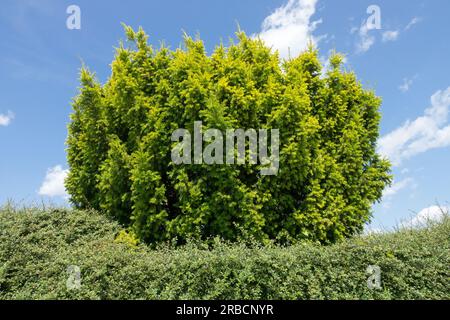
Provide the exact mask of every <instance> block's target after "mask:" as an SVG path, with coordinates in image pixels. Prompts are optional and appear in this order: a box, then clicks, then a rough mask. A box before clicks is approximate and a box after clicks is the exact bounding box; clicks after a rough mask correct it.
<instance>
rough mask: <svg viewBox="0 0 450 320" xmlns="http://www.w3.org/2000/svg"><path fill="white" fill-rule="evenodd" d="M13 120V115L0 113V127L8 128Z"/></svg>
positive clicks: (9, 112)
mask: <svg viewBox="0 0 450 320" xmlns="http://www.w3.org/2000/svg"><path fill="white" fill-rule="evenodd" d="M13 119H14V113H12V112H11V111H8V113H7V114H3V113H0V126H4V127H6V126H8V125H9V124H10V123H11V121H12V120H13Z"/></svg>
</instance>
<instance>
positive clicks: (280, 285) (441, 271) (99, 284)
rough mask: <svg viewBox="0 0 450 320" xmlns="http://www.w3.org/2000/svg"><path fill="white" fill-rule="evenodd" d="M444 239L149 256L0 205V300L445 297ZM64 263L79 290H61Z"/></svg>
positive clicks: (115, 233)
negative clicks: (373, 273) (376, 282)
mask: <svg viewBox="0 0 450 320" xmlns="http://www.w3.org/2000/svg"><path fill="white" fill-rule="evenodd" d="M449 234H450V219H449V218H448V217H447V218H446V219H444V221H443V222H442V223H439V224H435V225H431V226H429V227H427V228H423V229H419V230H401V231H397V232H395V233H390V234H375V235H371V236H358V237H354V238H352V239H348V240H344V241H340V242H338V243H336V244H332V245H329V246H323V245H318V244H311V243H309V244H308V243H303V244H295V245H292V246H287V247H281V246H276V245H268V246H247V245H244V244H243V243H234V244H226V243H223V242H220V241H218V242H216V243H214V244H213V245H211V246H210V247H209V248H208V246H207V245H205V244H204V243H203V244H195V243H189V244H188V245H185V246H177V247H175V248H172V247H170V246H167V245H164V246H161V247H160V248H158V249H156V250H154V249H153V250H152V249H149V247H147V246H146V245H145V244H138V245H136V242H135V241H134V239H133V238H132V237H131V236H130V235H129V234H128V236H127V233H124V231H120V228H119V225H118V224H117V223H116V222H112V221H110V220H109V219H108V218H106V217H105V216H104V215H100V214H98V213H96V212H94V211H78V210H75V211H72V210H70V211H67V210H48V211H40V210H31V209H26V210H8V209H1V208H0V299H450V282H449V281H448V280H449V277H450V269H449V265H450V255H449V252H450V237H449ZM369 265H376V266H378V267H379V268H380V271H381V273H380V280H381V288H380V289H377V288H372V289H369V287H368V286H367V279H368V277H369V276H370V274H368V273H366V270H367V267H368V266H369ZM68 266H77V267H79V270H80V275H81V277H80V280H81V283H80V284H81V286H80V287H78V288H71V287H67V281H68V277H69V276H70V274H68V272H67V270H68Z"/></svg>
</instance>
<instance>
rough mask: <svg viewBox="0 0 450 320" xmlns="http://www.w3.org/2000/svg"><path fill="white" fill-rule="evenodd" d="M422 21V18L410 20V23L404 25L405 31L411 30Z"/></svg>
mask: <svg viewBox="0 0 450 320" xmlns="http://www.w3.org/2000/svg"><path fill="white" fill-rule="evenodd" d="M421 21H422V18H420V17H414V18H412V19H411V21H410V22H409V23H408V24H407V25H406V27H405V30H409V29H411V27H412V26H413V25H415V24H417V23H419V22H421Z"/></svg>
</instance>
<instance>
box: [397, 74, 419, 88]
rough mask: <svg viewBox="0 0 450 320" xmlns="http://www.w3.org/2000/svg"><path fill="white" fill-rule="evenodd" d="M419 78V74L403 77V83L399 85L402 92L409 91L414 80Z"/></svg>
mask: <svg viewBox="0 0 450 320" xmlns="http://www.w3.org/2000/svg"><path fill="white" fill-rule="evenodd" d="M416 78H417V75H415V76H414V77H412V78H403V83H402V84H401V85H399V86H398V88H399V90H400V91H401V92H407V91H408V90H409V89H410V87H411V86H412V84H413V82H414V80H415V79H416Z"/></svg>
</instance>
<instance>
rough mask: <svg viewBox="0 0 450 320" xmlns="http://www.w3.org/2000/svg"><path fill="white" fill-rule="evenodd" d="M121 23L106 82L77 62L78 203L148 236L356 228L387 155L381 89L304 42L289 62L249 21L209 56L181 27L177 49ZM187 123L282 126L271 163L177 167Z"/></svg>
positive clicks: (72, 147) (322, 235)
mask: <svg viewBox="0 0 450 320" xmlns="http://www.w3.org/2000/svg"><path fill="white" fill-rule="evenodd" d="M125 31H126V36H127V42H126V43H125V44H121V45H120V46H119V48H117V50H116V55H115V58H114V61H113V62H112V64H111V69H112V70H111V75H110V77H109V79H108V80H107V82H106V83H105V84H103V85H102V84H100V83H99V82H98V81H97V80H96V78H95V75H94V74H93V73H91V72H90V71H88V70H87V69H86V68H82V70H81V86H80V92H79V94H78V96H77V97H76V98H75V99H74V101H73V113H72V115H71V122H70V124H69V128H68V139H67V145H68V149H67V152H68V163H69V165H70V173H69V175H68V178H67V179H66V187H67V190H68V192H69V194H70V196H71V202H72V203H73V205H74V206H75V207H77V208H93V209H96V210H100V211H102V212H104V213H105V214H107V215H109V216H111V217H113V218H114V219H117V220H118V221H120V223H122V224H123V225H124V226H126V227H128V228H129V230H130V231H132V232H133V233H134V234H136V235H137V236H138V237H139V238H141V239H143V240H145V241H147V242H152V243H154V242H158V241H165V240H170V239H173V238H175V237H176V238H177V239H178V240H179V241H183V240H185V239H187V238H198V239H206V238H209V237H213V236H220V237H222V238H224V239H227V240H239V239H247V238H253V239H257V240H259V241H262V242H265V241H267V240H271V239H273V240H276V241H278V242H283V243H286V242H293V241H299V240H312V241H320V242H322V243H328V242H334V241H336V240H339V239H341V238H344V237H349V236H351V235H353V234H356V233H359V232H361V230H362V229H363V227H364V224H365V223H367V222H368V221H369V220H370V218H371V208H372V205H373V204H374V202H376V201H379V200H380V199H381V196H382V191H383V189H384V188H385V187H386V186H387V185H388V184H389V183H390V181H391V176H390V164H389V162H388V161H387V160H386V159H382V158H381V157H380V156H379V155H378V154H377V152H376V143H377V139H378V135H379V122H380V113H379V107H380V104H381V100H380V98H379V97H377V96H376V95H375V94H374V92H373V91H371V90H366V89H364V88H363V86H362V85H361V83H360V82H359V81H358V79H357V78H356V76H355V74H354V73H353V72H351V71H347V70H345V68H344V66H343V57H342V55H340V54H336V53H335V54H333V55H332V56H331V57H330V61H329V63H328V65H329V67H328V68H327V69H324V68H323V66H322V65H321V62H320V59H319V57H318V50H317V49H316V48H314V47H313V46H312V45H311V46H309V47H308V49H307V50H306V51H304V52H303V53H301V54H300V55H299V56H297V57H294V58H290V59H288V60H283V59H280V58H279V56H278V53H277V52H276V51H274V50H272V49H271V48H269V47H268V46H266V45H265V44H264V42H262V41H261V40H259V39H254V38H250V37H248V36H246V35H245V33H243V32H238V33H237V36H236V38H237V39H236V41H234V42H231V43H230V44H229V45H228V46H225V45H223V44H221V45H219V46H217V47H216V48H215V50H214V51H213V52H212V53H211V54H207V52H206V50H205V47H204V44H203V42H202V41H201V40H200V39H197V38H196V39H193V38H191V37H189V36H187V35H185V36H184V41H183V44H182V45H181V46H180V47H179V48H177V49H176V50H170V49H169V48H167V47H165V46H161V47H160V48H158V49H154V48H153V47H152V46H150V45H149V44H148V41H147V40H148V39H147V35H146V34H145V33H144V31H143V30H142V29H139V30H138V31H134V30H133V29H131V28H130V27H125ZM195 121H202V123H203V127H204V128H203V129H204V130H206V129H208V128H216V129H219V130H226V129H229V128H242V129H244V130H246V129H251V128H252V129H274V128H275V129H279V132H280V141H279V145H280V147H279V148H280V151H279V170H278V172H277V174H276V175H262V174H261V173H260V169H261V165H260V164H249V162H246V163H245V164H240V165H229V164H212V165H208V164H205V163H203V164H175V163H174V162H173V161H172V159H171V150H172V148H173V147H174V142H173V141H171V135H172V132H173V131H174V130H176V129H179V128H186V129H188V130H193V126H194V122H195ZM248 156H249V155H248V154H247V157H248Z"/></svg>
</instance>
